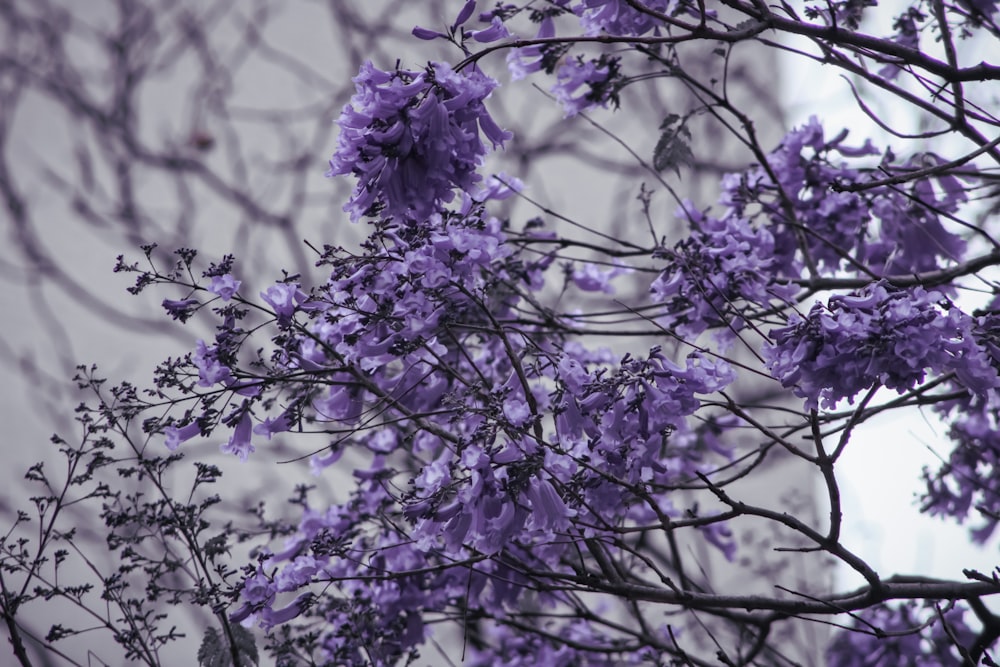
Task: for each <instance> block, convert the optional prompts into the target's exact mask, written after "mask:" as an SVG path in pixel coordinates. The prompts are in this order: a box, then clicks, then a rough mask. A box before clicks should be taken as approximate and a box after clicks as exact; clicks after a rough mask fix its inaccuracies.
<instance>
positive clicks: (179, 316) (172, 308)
mask: <svg viewBox="0 0 1000 667" xmlns="http://www.w3.org/2000/svg"><path fill="white" fill-rule="evenodd" d="M161 305H162V306H163V308H164V310H166V311H167V313H169V315H170V317H172V318H173V319H175V320H180V321H181V322H185V321H187V319H188V318H189V317H191V313H192V312H194V309H195V308H197V307H198V306H200V305H201V303H200V302H199V301H198V299H181V300H180V301H175V300H173V299H164V300H163V303H162V304H161Z"/></svg>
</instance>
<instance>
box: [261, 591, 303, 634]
mask: <svg viewBox="0 0 1000 667" xmlns="http://www.w3.org/2000/svg"><path fill="white" fill-rule="evenodd" d="M313 597H314V596H313V595H312V593H303V594H302V595H300V596H298V597H297V598H295V600H293V601H292V602H291V604H289V605H287V606H285V607H282V608H281V609H278V610H274V609H272V608H271V607H264V609H263V611H262V612H261V626H262V627H264V629H266V630H269V629H270V628H272V627H274V626H275V625H281V624H282V623H287V622H288V621H290V620H292V619H293V618H297V617H299V616H301V615H302V613H303V612H304V611H305V610H306V609H307V608H308V607H309V605H310V603H311V602H312V600H313Z"/></svg>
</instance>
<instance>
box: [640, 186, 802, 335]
mask: <svg viewBox="0 0 1000 667" xmlns="http://www.w3.org/2000/svg"><path fill="white" fill-rule="evenodd" d="M683 213H684V215H685V217H686V218H687V219H688V220H689V222H690V223H691V226H692V232H691V234H690V235H689V236H688V237H687V238H686V239H684V240H683V241H680V242H679V243H678V244H677V245H676V246H674V248H673V249H672V250H666V249H661V250H659V251H658V252H657V255H656V256H657V257H658V258H662V259H666V260H667V266H666V268H665V269H664V270H663V272H662V273H661V274H660V275H659V277H657V279H656V280H654V281H653V283H652V285H650V292H651V293H652V295H653V298H654V299H655V300H656V302H657V303H660V304H662V306H663V310H662V316H661V317H662V320H663V322H664V323H665V325H666V326H668V327H671V328H673V329H675V330H676V331H677V332H678V333H679V334H681V335H683V336H697V335H698V334H700V333H702V332H703V331H705V330H706V329H708V328H710V327H723V326H729V327H733V328H735V329H740V328H742V321H741V320H742V318H743V315H744V311H745V310H746V309H747V308H753V307H757V308H760V307H768V306H769V305H770V304H771V303H772V302H777V303H778V304H781V303H783V302H785V301H786V300H788V299H790V298H791V297H793V296H794V294H795V293H796V292H797V291H798V289H797V288H796V287H795V285H794V284H791V283H789V282H787V281H786V280H782V278H783V270H784V267H783V265H782V264H781V263H780V260H779V258H778V257H777V255H776V254H775V245H774V237H773V236H772V235H771V232H770V231H769V230H768V229H767V228H766V227H758V228H756V229H755V228H754V227H753V226H751V224H750V223H749V222H748V221H747V220H745V219H743V218H741V217H738V216H736V215H727V216H726V217H724V218H722V219H715V218H711V217H709V216H706V215H704V214H703V213H701V212H699V211H697V210H695V209H694V208H693V207H692V206H690V205H688V206H686V207H685V210H684V211H683Z"/></svg>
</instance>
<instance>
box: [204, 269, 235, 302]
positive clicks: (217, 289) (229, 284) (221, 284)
mask: <svg viewBox="0 0 1000 667" xmlns="http://www.w3.org/2000/svg"><path fill="white" fill-rule="evenodd" d="M240 285H242V283H241V282H240V281H239V280H236V279H235V278H233V276H232V274H231V273H227V274H225V275H221V276H212V284H211V285H209V287H208V291H209V292H212V293H213V294H218V295H219V296H221V297H222V300H223V301H229V300H230V299H231V298H233V295H234V294H236V290H238V289H239V288H240Z"/></svg>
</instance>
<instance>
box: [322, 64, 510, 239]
mask: <svg viewBox="0 0 1000 667" xmlns="http://www.w3.org/2000/svg"><path fill="white" fill-rule="evenodd" d="M354 82H355V84H356V88H357V93H356V94H355V95H354V97H352V98H351V102H350V104H348V105H347V107H346V108H345V109H344V111H343V113H342V114H341V116H340V120H339V121H338V122H339V124H340V128H341V132H340V136H339V138H338V140H337V150H336V152H335V153H334V155H333V157H332V158H331V159H330V170H329V171H328V172H327V175H328V176H336V175H339V174H351V175H353V176H355V177H356V178H357V179H358V185H357V187H356V188H355V190H354V194H353V196H352V197H351V199H350V201H349V202H348V203H347V204H346V205H345V207H344V210H345V211H349V212H350V214H351V218H352V219H354V220H357V219H359V218H361V217H363V216H369V215H380V214H381V215H385V216H394V217H398V218H400V219H406V220H422V219H425V218H427V217H428V216H430V215H431V214H433V213H435V212H436V211H437V210H438V209H439V208H440V207H441V205H442V204H443V203H445V202H450V201H451V200H452V199H453V198H454V196H455V190H456V189H458V190H463V191H467V192H471V191H472V190H473V189H474V185H475V184H476V183H477V182H479V181H480V180H481V176H480V175H479V174H478V173H477V172H476V170H477V168H478V167H479V165H480V164H481V162H482V160H483V157H484V156H485V155H486V152H487V149H486V146H485V145H484V144H483V142H482V139H481V138H480V132H482V134H484V135H486V138H487V139H488V140H489V141H490V142H491V143H492V145H493V147H494V148H496V147H497V146H501V145H502V144H503V142H504V141H506V140H507V139H509V138H510V137H511V134H510V133H509V132H506V131H504V130H502V129H500V127H499V126H497V124H496V123H495V122H494V121H493V118H492V117H491V116H490V114H489V112H488V111H487V110H486V107H485V106H484V105H483V101H484V100H485V99H486V98H487V97H489V95H490V93H491V92H492V91H493V89H494V88H495V87H496V85H497V84H496V81H494V80H493V79H491V78H489V77H488V76H486V75H485V74H483V73H482V72H481V71H479V70H478V69H475V68H470V69H467V70H465V71H463V72H455V71H454V70H452V68H451V67H450V66H449V65H447V64H445V63H431V64H429V65H428V66H427V68H426V69H425V70H423V71H408V70H402V69H397V70H396V71H392V72H385V71H382V70H380V69H377V68H376V67H375V66H374V65H372V64H371V63H370V62H369V63H365V65H364V66H363V67H362V68H361V72H360V73H359V74H358V76H356V77H355V78H354Z"/></svg>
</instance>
